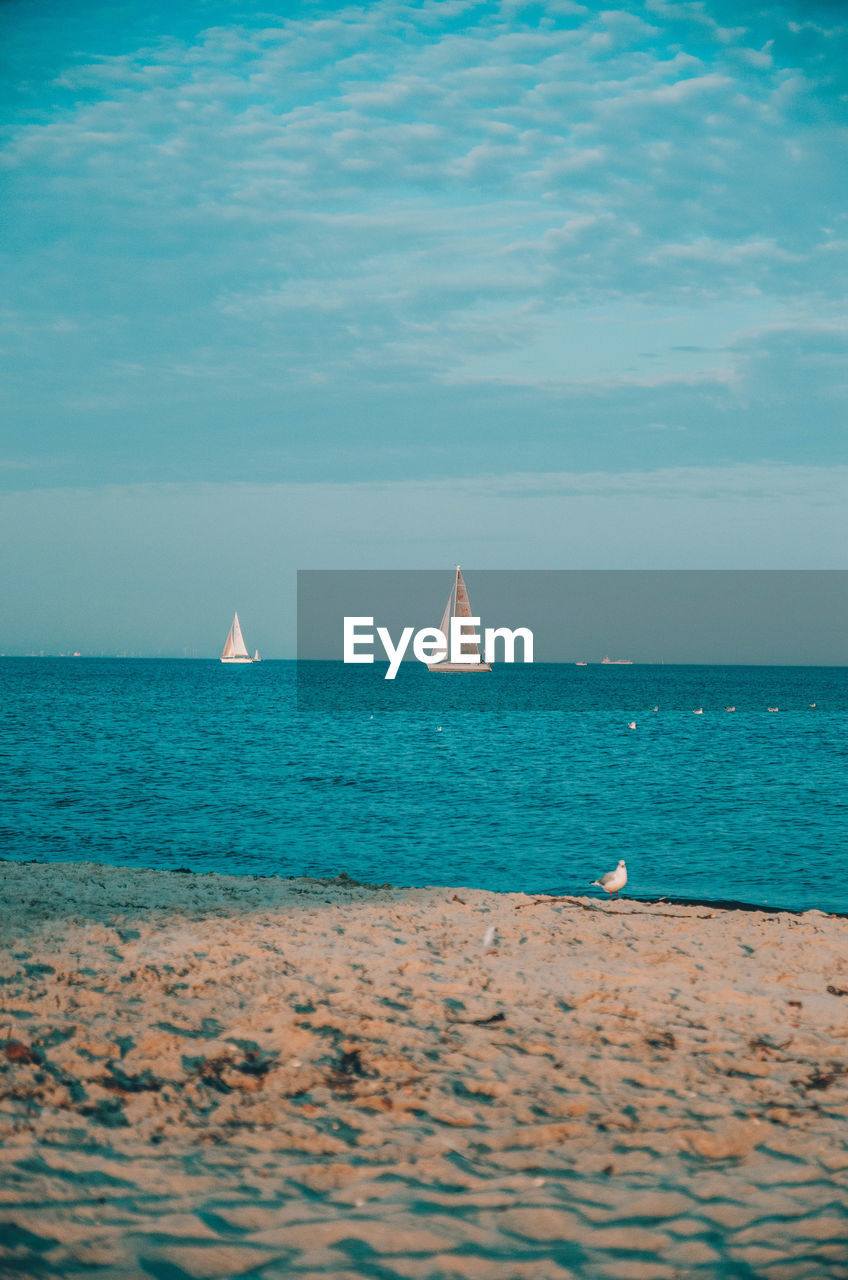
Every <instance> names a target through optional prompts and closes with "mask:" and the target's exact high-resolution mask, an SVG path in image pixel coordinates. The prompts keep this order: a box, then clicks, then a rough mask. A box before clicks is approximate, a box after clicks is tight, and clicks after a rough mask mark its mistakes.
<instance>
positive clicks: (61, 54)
mask: <svg viewBox="0 0 848 1280" xmlns="http://www.w3.org/2000/svg"><path fill="white" fill-rule="evenodd" d="M0 47H2V49H3V50H4V53H3V72H2V77H0V100H2V122H3V128H2V139H1V140H2V150H1V151H0V184H2V186H1V188H0V189H2V205H3V217H2V236H0V267H2V277H3V280H4V288H3V292H2V297H0V350H2V361H3V368H4V373H3V387H2V400H1V401H0V411H2V422H3V426H2V440H1V441H0V488H2V491H3V494H4V497H3V499H2V503H0V534H2V536H3V540H4V545H5V546H6V548H7V550H8V554H7V555H6V556H4V558H3V566H0V590H2V593H3V598H4V600H6V601H7V604H9V606H10V608H9V610H8V613H6V611H4V614H5V621H4V622H2V623H0V650H4V649H5V651H7V652H10V651H27V650H29V649H30V648H33V649H40V648H48V649H49V648H53V649H56V648H66V647H69V648H80V647H82V648H84V649H85V648H90V649H94V650H97V651H99V649H100V648H103V647H105V648H107V649H112V648H116V647H119V648H120V647H130V648H135V649H137V650H140V651H145V652H148V651H149V652H156V651H159V650H160V649H161V650H163V651H166V652H182V651H183V649H189V650H191V651H195V650H198V651H204V652H205V651H206V649H207V648H208V650H209V652H214V651H215V650H216V648H217V647H219V646H218V639H219V637H218V635H217V631H216V633H215V636H214V641H213V638H212V636H210V635H208V634H207V631H208V630H209V629H210V628H211V627H212V626H213V625H214V624H217V630H218V631H219V630H221V628H222V627H223V630H224V632H225V631H226V626H227V624H228V620H229V619H228V617H227V616H223V615H227V614H228V613H231V608H232V607H234V606H235V605H236V604H238V606H239V608H240V609H241V611H242V614H243V615H244V614H245V613H247V614H248V615H249V614H250V613H251V612H252V614H253V617H254V618H255V619H256V621H257V624H258V625H259V628H260V630H264V631H266V632H267V633H269V634H268V640H267V643H266V647H267V648H268V649H269V650H274V649H275V648H276V649H277V651H279V652H280V653H282V652H283V651H285V650H286V649H287V647H288V646H289V640H288V638H287V637H288V636H289V633H290V619H289V604H288V603H286V604H285V605H283V604H282V603H279V601H280V600H281V599H282V598H283V597H285V599H286V600H287V601H288V599H289V598H290V596H291V594H292V591H293V576H292V575H293V570H294V569H295V568H296V567H298V566H300V567H317V566H318V565H319V564H320V565H325V566H336V565H337V566H339V567H342V566H346V567H359V566H363V567H364V566H366V565H367V566H369V567H384V566H385V567H389V566H393V565H401V564H410V565H413V564H414V565H418V566H422V567H434V566H437V565H438V564H441V563H442V562H443V561H444V562H445V563H446V564H447V565H448V566H450V565H452V564H454V563H456V561H457V560H458V559H463V560H464V561H465V562H466V563H472V562H476V563H477V564H479V565H480V566H483V565H486V566H487V567H498V566H500V565H504V567H507V566H510V567H512V566H515V565H516V564H522V563H523V564H526V565H528V566H533V567H561V568H569V567H631V566H632V567H658V568H659V567H757V568H761V567H775V568H777V567H787V568H788V567H805V566H807V567H811V568H814V567H819V568H824V567H843V566H844V565H845V563H846V552H845V548H846V546H848V539H846V533H848V529H846V524H845V517H844V511H845V498H846V496H848V486H846V476H848V459H846V457H845V452H846V451H845V416H846V403H848V378H846V367H848V366H846V354H848V351H847V350H846V349H847V348H848V314H846V312H848V307H846V302H845V298H846V284H848V280H847V279H846V250H848V165H846V138H848V130H847V129H846V126H848V15H846V13H845V9H844V6H843V5H841V4H836V3H830V4H826V3H821V4H810V3H803V4H802V3H799V2H797V0H792V2H791V3H781V4H777V3H774V4H769V3H765V4H746V3H744V2H743V3H736V4H733V5H731V4H729V3H724V2H723V0H703V2H698V0H685V2H683V3H679V4H678V3H664V2H663V0H646V2H640V3H635V2H634V3H628V4H623V5H618V6H616V7H610V8H602V7H601V6H600V5H588V4H587V5H584V4H579V3H576V2H574V0H550V2H549V3H546V4H523V3H519V2H518V0H499V2H497V3H484V4H476V3H466V2H465V0H431V2H429V3H408V2H403V0H376V2H375V3H366V4H360V5H344V4H330V3H303V4H287V5H285V6H280V7H278V8H276V9H275V8H273V7H266V6H265V5H259V4H222V3H218V2H217V0H208V2H203V0H175V3H173V4H171V5H168V6H165V5H158V6H157V5H156V4H151V3H145V4H142V3H140V2H139V0H123V2H122V3H114V0H111V2H110V3H94V2H92V0H77V2H76V3H75V5H73V6H70V7H68V6H66V5H64V4H58V3H57V4H49V3H47V4H45V3H38V4H35V3H34V2H33V0H3V2H2V3H0ZM470 512H473V513H474V518H473V520H471V519H470V518H469V513H470ZM216 513H217V515H218V519H217V520H216ZM260 546H261V547H262V551H261V554H259V555H258V553H257V548H258V547H260ZM119 549H120V550H119ZM257 555H258V559H257ZM251 558H252V563H250V565H249V567H248V561H249V560H251ZM231 561H232V563H231ZM266 561H267V573H266V575H265V577H264V579H263V577H262V575H260V574H258V572H257V568H258V564H259V562H261V563H262V565H263V566H264V565H266ZM122 574H123V580H124V581H126V580H127V579H128V578H129V579H131V580H132V581H133V582H134V584H135V589H134V591H129V590H128V589H126V588H124V589H122V590H121V591H120V592H119V593H118V594H119V596H120V599H118V598H117V596H116V590H115V580H116V579H120V578H121V575H122ZM268 575H271V576H272V580H269V576H268ZM186 581H190V582H191V583H192V584H194V585H196V586H197V590H198V593H199V594H198V597H197V599H195V600H194V602H193V604H192V606H191V607H189V606H188V604H187V603H186V592H185V590H184V588H180V587H179V585H178V584H179V583H180V582H182V583H183V584H184V583H185V582H186ZM46 583H53V584H54V587H55V589H54V590H53V591H52V592H50V591H47V590H46V589H45V584H46ZM201 583H202V584H203V589H202V591H201V590H200V584H201ZM36 584H40V585H36ZM271 592H273V594H274V599H275V604H274V605H273V606H270V605H269V604H268V596H269V593H271ZM233 597H236V598H235V599H233ZM157 602H158V604H159V605H160V606H161V605H165V610H164V612H165V613H166V615H167V618H168V622H167V624H164V623H161V622H160V623H158V624H157V625H156V626H154V625H152V624H151V623H150V620H149V619H150V613H151V609H152V608H153V607H154V606H155V604H156V603H157ZM219 618H220V622H219V621H218V619H219ZM243 620H244V621H245V625H246V628H247V619H246V618H243ZM126 637H130V639H131V640H133V641H135V643H131V644H129V645H128V646H127V645H125V644H123V642H122V638H126ZM220 638H221V639H222V637H220ZM261 638H263V637H261V636H260V637H257V641H258V640H259V639H261Z"/></svg>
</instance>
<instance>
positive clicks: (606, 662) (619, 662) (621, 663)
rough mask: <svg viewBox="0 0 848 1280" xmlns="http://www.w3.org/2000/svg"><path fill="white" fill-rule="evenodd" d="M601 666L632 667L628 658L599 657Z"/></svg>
mask: <svg viewBox="0 0 848 1280" xmlns="http://www.w3.org/2000/svg"><path fill="white" fill-rule="evenodd" d="M601 666H602V667H632V666H633V662H632V660H631V659H630V658H601Z"/></svg>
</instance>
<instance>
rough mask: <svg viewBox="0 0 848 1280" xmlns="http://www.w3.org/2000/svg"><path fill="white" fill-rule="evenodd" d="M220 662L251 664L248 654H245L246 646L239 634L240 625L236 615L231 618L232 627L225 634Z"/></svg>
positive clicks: (251, 660)
mask: <svg viewBox="0 0 848 1280" xmlns="http://www.w3.org/2000/svg"><path fill="white" fill-rule="evenodd" d="M221 661H222V662H253V661H254V659H253V658H251V656H250V654H249V653H248V652H247V645H246V644H245V643H244V636H243V635H242V633H241V623H240V622H239V616H238V614H237V613H236V614H235V615H234V617H233V625H232V626H231V627H230V629H229V631H228V632H227V639H226V641H225V643H224V649H223V652H222V653H221Z"/></svg>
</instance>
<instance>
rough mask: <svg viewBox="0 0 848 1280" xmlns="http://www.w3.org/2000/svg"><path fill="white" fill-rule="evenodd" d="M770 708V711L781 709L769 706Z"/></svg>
mask: <svg viewBox="0 0 848 1280" xmlns="http://www.w3.org/2000/svg"><path fill="white" fill-rule="evenodd" d="M768 710H769V711H779V710H780V707H769V708H768Z"/></svg>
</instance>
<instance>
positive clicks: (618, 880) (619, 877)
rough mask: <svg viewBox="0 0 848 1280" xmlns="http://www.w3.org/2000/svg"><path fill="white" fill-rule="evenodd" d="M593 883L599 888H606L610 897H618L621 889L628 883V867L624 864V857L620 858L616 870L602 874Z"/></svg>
mask: <svg viewBox="0 0 848 1280" xmlns="http://www.w3.org/2000/svg"><path fill="white" fill-rule="evenodd" d="M592 884H596V885H597V886H598V888H599V889H606V891H607V893H608V894H609V895H610V898H616V897H618V894H619V890H621V889H623V888H624V886H625V885H626V884H627V867H626V866H625V865H624V859H623V858H621V859H620V860H619V863H618V866H617V867H616V869H615V871H608V872H607V873H606V875H603V876H601V878H600V880H593V881H592Z"/></svg>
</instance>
